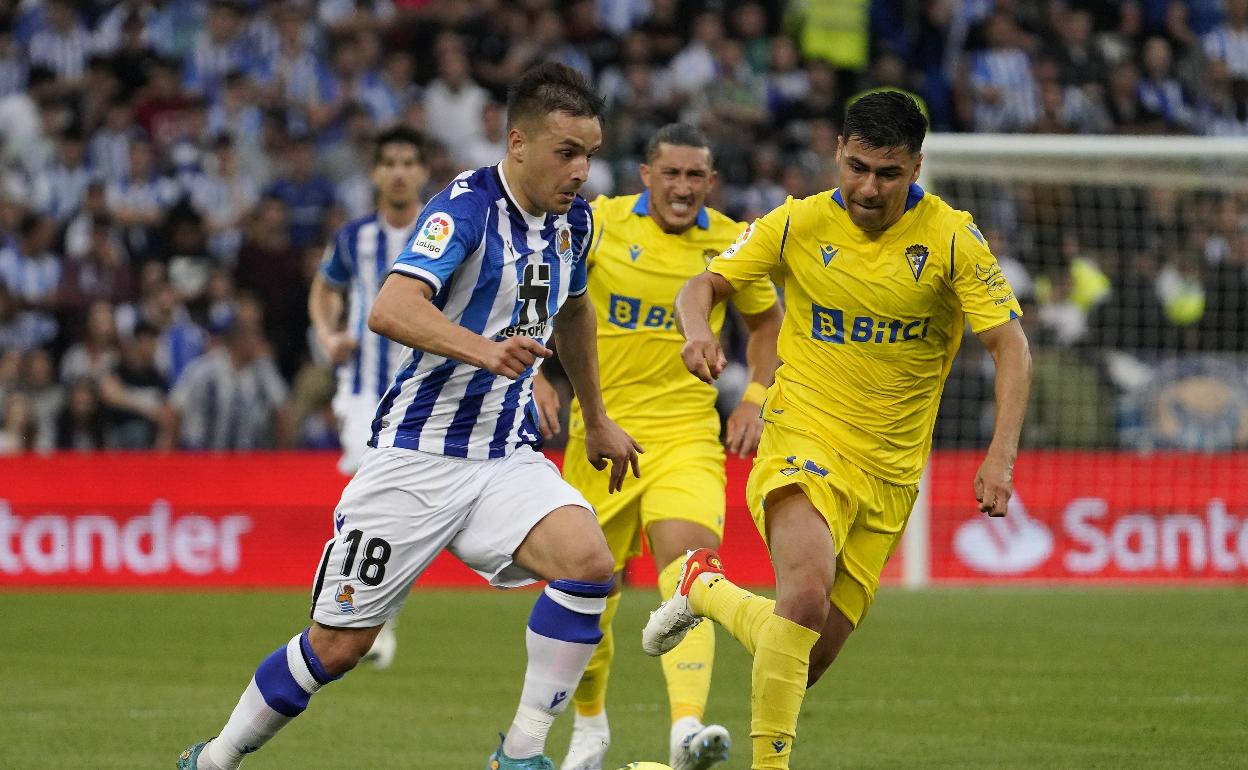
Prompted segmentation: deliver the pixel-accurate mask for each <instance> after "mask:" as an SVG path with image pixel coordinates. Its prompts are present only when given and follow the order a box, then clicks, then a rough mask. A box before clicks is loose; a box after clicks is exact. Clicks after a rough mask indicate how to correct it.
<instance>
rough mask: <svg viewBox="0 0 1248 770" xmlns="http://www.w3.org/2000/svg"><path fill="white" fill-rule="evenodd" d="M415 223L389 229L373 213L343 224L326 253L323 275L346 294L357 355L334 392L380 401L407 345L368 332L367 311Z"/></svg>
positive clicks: (342, 368) (407, 351) (341, 374)
mask: <svg viewBox="0 0 1248 770" xmlns="http://www.w3.org/2000/svg"><path fill="white" fill-rule="evenodd" d="M414 233H415V225H414V224H413V225H412V226H409V227H391V226H390V225H389V224H388V223H387V222H386V220H385V217H383V216H382V215H381V214H380V213H377V212H374V213H372V214H370V215H368V216H366V217H361V218H360V219H357V220H355V221H353V222H349V223H347V224H346V225H345V226H344V227H343V228H342V229H341V230H339V231H338V235H337V236H336V237H335V238H334V242H333V243H332V244H330V246H329V248H328V249H326V251H325V259H324V261H322V262H321V277H322V278H324V279H325V282H326V283H328V284H329V285H330V286H333V287H334V288H336V289H340V290H342V291H344V292H346V294H347V327H346V328H347V329H348V330H349V331H350V332H351V334H352V336H353V337H354V338H355V341H356V348H355V353H353V354H352V356H351V358H350V359H349V360H348V361H347V362H346V363H345V364H343V365H342V366H340V367H338V392H339V393H350V394H352V395H361V394H366V395H370V396H372V397H373V398H376V399H380V398H381V397H382V396H384V395H385V394H386V389H387V388H389V387H390V383H391V382H393V381H394V373H395V370H397V369H398V368H399V366H400V365H402V364H403V362H404V361H405V360H406V358H407V356H408V355H409V354H410V353H411V349H410V348H408V347H406V346H404V345H400V344H399V343H397V342H395V341H394V340H391V339H387V338H386V337H383V336H381V335H380V334H377V333H376V332H372V331H369V329H368V313H369V311H370V310H372V307H373V300H374V299H375V298H376V297H377V292H378V291H380V290H381V285H382V284H383V283H385V281H386V276H388V275H390V268H391V266H392V265H394V261H395V260H396V259H398V257H399V255H400V254H402V253H403V250H404V249H406V248H407V244H408V241H410V240H411V238H412V235H413V234H414Z"/></svg>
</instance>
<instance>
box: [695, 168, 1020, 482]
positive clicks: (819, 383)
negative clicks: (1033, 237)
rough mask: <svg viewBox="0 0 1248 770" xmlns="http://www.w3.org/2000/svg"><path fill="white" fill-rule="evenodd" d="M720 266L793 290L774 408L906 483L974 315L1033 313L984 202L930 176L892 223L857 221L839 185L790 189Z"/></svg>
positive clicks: (737, 276) (741, 282)
mask: <svg viewBox="0 0 1248 770" xmlns="http://www.w3.org/2000/svg"><path fill="white" fill-rule="evenodd" d="M707 269H708V270H711V271H712V272H715V273H718V274H719V275H721V276H723V277H724V278H726V279H727V280H728V281H729V283H731V284H732V285H733V286H734V287H742V286H746V285H748V284H749V283H750V282H752V281H756V280H758V279H759V278H761V277H763V276H767V275H769V274H771V275H773V277H774V278H775V280H776V282H777V283H778V284H780V285H781V286H782V287H783V289H784V295H785V317H784V324H783V326H782V327H781V330H780V340H779V353H780V360H781V361H782V362H783V363H782V364H781V366H780V369H779V370H778V371H777V372H776V383H775V385H774V386H773V387H772V389H771V390H770V392H769V393H768V397H767V404H766V406H765V408H764V410H763V417H764V419H766V420H767V421H769V422H773V423H777V424H779V425H782V426H786V427H790V428H793V429H796V430H804V431H808V432H811V433H815V434H818V435H820V436H823V437H825V439H826V440H827V441H828V442H829V443H830V444H831V445H832V446H833V448H835V449H836V450H837V451H839V452H841V453H842V454H844V455H845V456H846V457H848V458H849V459H850V460H851V461H853V462H854V463H856V464H857V465H859V466H860V467H862V468H863V469H864V470H866V471H868V472H870V473H872V474H875V475H877V476H879V477H881V478H883V479H885V480H886V481H891V482H893V483H896V484H913V483H916V482H917V481H918V479H919V476H920V475H921V473H922V470H923V465H924V463H925V462H926V460H927V455H928V451H929V450H930V448H931V443H932V426H933V424H934V423H935V421H936V410H937V407H938V405H939V402H940V392H941V389H942V388H943V387H944V382H945V377H946V376H947V375H948V374H949V367H950V365H951V364H952V362H953V358H954V356H955V355H956V354H957V352H958V347H959V345H960V344H961V342H962V333H963V327H964V318H967V319H969V320H970V323H971V329H972V331H975V332H982V331H985V330H987V329H990V328H992V327H994V326H998V325H1000V324H1003V323H1006V322H1008V321H1009V320H1011V319H1013V318H1018V317H1019V316H1020V315H1021V314H1022V310H1021V309H1020V308H1019V305H1018V301H1017V300H1015V298H1014V292H1013V290H1012V289H1011V288H1010V285H1009V283H1008V282H1007V281H1006V279H1005V276H1004V275H1003V274H1002V272H1001V268H1000V266H998V264H997V260H996V258H995V257H993V255H992V252H991V251H990V250H989V249H988V244H987V243H986V242H985V241H984V238H983V236H982V235H981V234H980V232H979V230H978V228H976V227H975V225H974V223H973V222H972V221H971V216H970V214H968V213H967V212H965V211H958V210H955V209H953V208H952V207H950V206H949V204H947V203H945V202H944V201H942V200H941V199H940V198H938V197H936V196H934V195H931V194H927V193H924V191H923V190H922V188H920V187H919V186H918V185H912V186H911V188H910V194H909V197H908V198H907V200H906V211H905V213H904V214H903V215H902V217H901V219H899V220H898V221H897V222H896V224H894V225H893V226H892V227H890V228H889V229H888V230H886V231H884V232H882V233H866V232H863V231H862V230H860V229H859V228H858V227H857V226H856V225H854V223H853V221H852V220H851V219H850V218H849V214H848V213H847V212H846V211H845V206H844V203H843V202H842V200H841V196H840V191H839V190H834V191H832V192H831V193H827V192H825V193H820V194H819V195H814V196H811V197H809V198H803V199H801V200H794V199H792V198H789V199H788V200H787V201H785V203H784V205H783V206H780V207H779V208H777V209H776V210H774V211H772V212H770V213H769V214H767V215H766V216H764V217H762V218H760V219H758V220H757V221H755V222H754V223H753V224H752V225H751V226H750V227H749V228H748V229H747V230H746V231H745V232H743V233H742V234H741V236H740V237H739V238H738V239H737V242H736V243H734V244H733V245H732V247H730V248H729V249H728V250H727V251H725V252H724V253H723V254H722V255H721V256H719V257H717V258H716V259H714V260H713V261H712V262H711V264H710V265H709V266H708V267H707Z"/></svg>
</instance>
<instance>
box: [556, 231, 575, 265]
mask: <svg viewBox="0 0 1248 770" xmlns="http://www.w3.org/2000/svg"><path fill="white" fill-rule="evenodd" d="M555 253H556V254H558V255H559V259H562V260H563V261H564V262H569V263H570V262H571V261H572V256H573V255H572V228H570V227H568V226H567V225H563V226H561V227H560V228H559V232H557V233H555Z"/></svg>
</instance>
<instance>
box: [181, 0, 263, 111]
mask: <svg viewBox="0 0 1248 770" xmlns="http://www.w3.org/2000/svg"><path fill="white" fill-rule="evenodd" d="M248 57H249V51H248V50H247V39H246V37H245V36H244V35H243V8H242V5H241V3H240V2H237V1H236V0H212V3H211V5H210V6H209V8H208V18H207V19H206V20H205V23H204V27H203V29H201V30H200V32H199V34H198V35H196V36H195V46H194V49H193V50H192V51H191V55H190V56H188V57H187V58H186V63H185V69H184V70H183V73H182V82H183V84H184V85H185V86H186V88H187V89H188V90H190V91H193V92H196V93H198V94H201V95H203V96H205V97H208V98H212V97H213V96H215V94H216V92H217V89H218V88H220V87H221V84H222V83H223V81H224V80H225V76H226V75H228V74H229V73H231V72H235V71H238V70H242V69H243V68H245V67H246V66H247V61H248Z"/></svg>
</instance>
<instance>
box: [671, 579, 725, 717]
mask: <svg viewBox="0 0 1248 770" xmlns="http://www.w3.org/2000/svg"><path fill="white" fill-rule="evenodd" d="M684 563H685V557H683V556H681V557H680V558H678V559H676V560H675V561H673V562H672V563H671V564H669V565H667V566H666V567H664V568H663V569H662V570H660V571H659V593H660V594H661V595H662V596H663V598H665V599H666V598H667V597H669V596H671V595H672V594H673V593H674V592H675V591H676V583H677V582H678V581H679V580H680V570H681V567H683V566H684ZM659 663H660V664H661V665H662V666H663V678H664V679H666V680H667V698H668V702H669V703H670V704H671V710H672V722H676V721H678V720H680V719H682V718H683V717H695V718H696V719H698V720H701V719H702V715H703V714H705V713H706V700H707V697H708V695H709V694H710V691H711V667H712V666H713V665H714V663H715V627H714V626H713V625H712V624H710V623H699V624H698V625H697V626H695V627H694V628H693V629H691V630H690V631H689V633H688V634H686V635H685V638H684V639H683V640H681V642H680V644H678V645H676V647H675V649H673V650H672V651H671V652H669V653H667V654H666V655H664V656H663V657H661V658H659Z"/></svg>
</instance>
